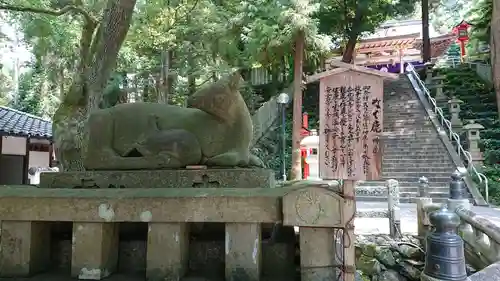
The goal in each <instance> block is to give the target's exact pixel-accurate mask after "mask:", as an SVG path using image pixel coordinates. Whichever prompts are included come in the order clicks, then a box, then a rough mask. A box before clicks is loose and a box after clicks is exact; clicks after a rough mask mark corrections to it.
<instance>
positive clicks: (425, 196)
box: [416, 176, 432, 244]
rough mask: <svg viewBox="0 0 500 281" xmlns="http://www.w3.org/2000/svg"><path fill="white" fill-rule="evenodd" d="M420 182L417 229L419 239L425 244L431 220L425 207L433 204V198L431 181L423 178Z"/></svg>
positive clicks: (417, 199)
mask: <svg viewBox="0 0 500 281" xmlns="http://www.w3.org/2000/svg"><path fill="white" fill-rule="evenodd" d="M418 182H419V188H418V189H419V190H418V191H419V197H418V198H416V201H417V202H416V203H417V227H418V238H419V239H420V241H421V242H422V244H425V237H426V236H427V232H428V231H429V225H430V223H429V221H428V220H429V219H428V216H427V213H426V211H425V208H424V207H425V206H427V205H429V204H432V198H430V195H429V180H428V179H427V178H426V177H424V176H422V177H420V178H419V179H418Z"/></svg>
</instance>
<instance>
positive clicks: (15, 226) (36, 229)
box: [0, 221, 50, 277]
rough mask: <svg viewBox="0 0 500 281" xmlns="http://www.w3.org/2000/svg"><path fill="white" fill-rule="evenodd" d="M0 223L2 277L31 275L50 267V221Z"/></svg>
mask: <svg viewBox="0 0 500 281" xmlns="http://www.w3.org/2000/svg"><path fill="white" fill-rule="evenodd" d="M0 223H1V231H2V235H1V239H0V253H1V254H0V276H1V277H28V276H30V275H32V274H35V273H38V272H41V271H44V270H47V269H48V266H49V262H50V224H48V223H46V222H30V221H2V222H0Z"/></svg>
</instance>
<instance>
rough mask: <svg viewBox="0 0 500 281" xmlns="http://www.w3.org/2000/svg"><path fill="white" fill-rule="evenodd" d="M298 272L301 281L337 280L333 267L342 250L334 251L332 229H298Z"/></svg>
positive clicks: (333, 233) (333, 232) (334, 244)
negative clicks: (337, 253) (336, 252)
mask: <svg viewBox="0 0 500 281" xmlns="http://www.w3.org/2000/svg"><path fill="white" fill-rule="evenodd" d="M299 233H300V271H301V280H302V281H316V280H337V279H336V278H337V272H336V267H335V265H336V264H337V263H338V264H340V261H339V259H338V257H336V254H335V251H336V250H338V251H339V256H340V257H342V254H343V253H342V250H343V249H336V241H335V231H334V229H333V228H317V227H300V230H299Z"/></svg>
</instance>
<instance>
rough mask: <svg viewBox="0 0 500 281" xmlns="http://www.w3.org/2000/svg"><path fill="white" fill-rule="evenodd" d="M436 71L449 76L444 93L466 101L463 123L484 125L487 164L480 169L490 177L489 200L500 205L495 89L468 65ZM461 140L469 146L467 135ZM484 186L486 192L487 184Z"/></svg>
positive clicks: (499, 139) (499, 132)
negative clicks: (471, 122) (472, 121)
mask: <svg viewBox="0 0 500 281" xmlns="http://www.w3.org/2000/svg"><path fill="white" fill-rule="evenodd" d="M437 71H438V72H439V73H440V74H442V75H444V76H445V77H446V80H445V81H446V82H445V86H444V92H445V93H447V94H448V96H449V98H451V96H452V95H454V96H456V97H457V98H459V99H460V100H462V101H463V102H464V103H463V104H462V105H461V110H460V118H461V119H462V120H464V123H465V122H466V121H467V120H475V122H476V123H479V124H481V125H483V126H484V127H485V129H484V130H483V131H481V132H480V136H481V143H480V148H481V150H482V151H483V157H484V166H483V167H477V168H479V169H480V170H482V173H483V174H485V176H486V177H487V178H488V184H489V195H490V201H491V202H492V203H494V204H500V120H499V119H498V113H497V105H496V99H495V92H494V89H493V88H492V86H491V85H490V84H489V83H487V82H484V81H483V80H481V78H480V77H479V76H478V75H477V74H476V73H475V71H474V70H471V69H469V68H468V67H465V66H464V67H461V68H442V69H438V70H437ZM461 139H462V145H463V146H464V147H467V143H466V142H465V135H463V136H461ZM481 188H482V189H483V190H482V192H483V195H484V186H481Z"/></svg>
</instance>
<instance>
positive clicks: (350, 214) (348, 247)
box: [342, 180, 356, 281]
mask: <svg viewBox="0 0 500 281" xmlns="http://www.w3.org/2000/svg"><path fill="white" fill-rule="evenodd" d="M355 188H356V182H355V181H352V180H345V181H344V186H343V188H342V197H344V200H345V201H344V202H345V203H344V221H345V222H348V223H347V225H346V226H345V229H344V243H343V245H344V265H345V267H346V271H345V272H344V281H354V280H355V279H356V248H355V247H354V241H355V240H356V236H355V235H354V217H355V215H356V201H355V196H356V195H355V194H356V193H355Z"/></svg>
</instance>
